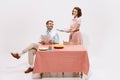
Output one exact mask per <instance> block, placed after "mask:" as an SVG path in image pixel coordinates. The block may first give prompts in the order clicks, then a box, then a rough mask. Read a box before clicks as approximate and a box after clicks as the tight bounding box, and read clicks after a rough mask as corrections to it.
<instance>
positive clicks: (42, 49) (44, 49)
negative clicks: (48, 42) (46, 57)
mask: <svg viewBox="0 0 120 80" xmlns="http://www.w3.org/2000/svg"><path fill="white" fill-rule="evenodd" d="M39 50H40V51H46V50H48V48H39Z"/></svg>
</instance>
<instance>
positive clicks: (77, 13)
mask: <svg viewBox="0 0 120 80" xmlns="http://www.w3.org/2000/svg"><path fill="white" fill-rule="evenodd" d="M72 15H73V17H74V18H73V19H72V21H71V25H70V29H69V32H70V36H69V42H70V43H77V44H82V37H81V33H80V29H79V28H80V22H81V20H80V17H81V16H82V12H81V9H80V8H79V7H74V8H73V10H72Z"/></svg>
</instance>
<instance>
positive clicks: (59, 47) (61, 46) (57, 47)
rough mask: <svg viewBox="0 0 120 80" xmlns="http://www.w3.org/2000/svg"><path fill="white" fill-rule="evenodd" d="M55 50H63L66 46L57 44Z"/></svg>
mask: <svg viewBox="0 0 120 80" xmlns="http://www.w3.org/2000/svg"><path fill="white" fill-rule="evenodd" d="M54 48H55V49H62V48H64V45H63V44H55V45H54Z"/></svg>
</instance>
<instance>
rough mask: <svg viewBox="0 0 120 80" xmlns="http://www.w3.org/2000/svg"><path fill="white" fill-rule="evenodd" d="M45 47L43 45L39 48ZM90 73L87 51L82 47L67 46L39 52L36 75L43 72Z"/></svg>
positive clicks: (35, 67)
mask: <svg viewBox="0 0 120 80" xmlns="http://www.w3.org/2000/svg"><path fill="white" fill-rule="evenodd" d="M40 47H43V46H42V45H40V46H39V48H40ZM88 71H89V59H88V54H87V51H86V50H85V49H84V48H83V47H82V46H81V45H66V46H64V48H63V49H54V48H53V49H52V50H51V51H39V50H38V51H37V53H36V58H35V64H34V70H33V74H34V73H41V72H84V73H85V74H86V75H87V74H88Z"/></svg>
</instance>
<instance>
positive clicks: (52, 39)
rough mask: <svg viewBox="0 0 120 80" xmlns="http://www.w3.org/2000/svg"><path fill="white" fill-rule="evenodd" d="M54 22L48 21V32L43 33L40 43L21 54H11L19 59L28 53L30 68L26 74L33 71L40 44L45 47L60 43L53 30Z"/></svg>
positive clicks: (30, 46) (31, 45)
mask: <svg viewBox="0 0 120 80" xmlns="http://www.w3.org/2000/svg"><path fill="white" fill-rule="evenodd" d="M53 25H54V24H53V21H52V20H48V21H47V22H46V27H47V30H46V31H45V32H44V33H42V35H41V38H40V41H39V42H38V43H32V44H30V45H29V46H28V47H26V48H25V49H24V50H23V51H22V52H20V53H11V55H12V56H13V57H14V58H16V59H19V58H20V57H21V56H22V55H23V54H24V53H27V52H28V60H29V65H30V66H29V68H28V69H27V70H26V71H25V73H29V72H32V71H33V67H34V66H33V60H34V55H35V54H36V51H37V48H38V46H39V44H42V45H45V44H56V43H59V37H58V34H57V32H56V31H55V30H53Z"/></svg>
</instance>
